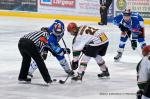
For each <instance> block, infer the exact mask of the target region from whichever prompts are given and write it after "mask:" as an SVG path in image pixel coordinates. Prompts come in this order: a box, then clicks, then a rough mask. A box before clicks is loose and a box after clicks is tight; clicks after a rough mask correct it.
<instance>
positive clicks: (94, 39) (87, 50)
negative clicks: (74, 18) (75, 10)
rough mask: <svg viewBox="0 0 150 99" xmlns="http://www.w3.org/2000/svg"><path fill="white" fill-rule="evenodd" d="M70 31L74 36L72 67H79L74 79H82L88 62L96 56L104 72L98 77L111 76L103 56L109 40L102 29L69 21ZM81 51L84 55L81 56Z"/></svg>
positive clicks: (74, 68)
mask: <svg viewBox="0 0 150 99" xmlns="http://www.w3.org/2000/svg"><path fill="white" fill-rule="evenodd" d="M67 30H68V32H69V33H70V34H71V35H73V36H74V39H73V46H72V48H73V60H72V69H73V70H76V69H77V68H78V64H79V60H80V65H79V68H78V75H77V76H75V77H73V78H72V80H73V81H82V77H83V75H84V73H85V70H86V67H87V64H88V62H89V61H90V59H91V58H94V59H95V60H96V62H97V64H98V66H99V67H100V69H101V71H102V73H100V74H98V77H100V78H101V77H109V72H108V68H107V66H106V64H105V61H104V59H103V58H102V56H104V55H105V53H106V50H107V47H108V44H109V41H108V38H107V36H106V35H105V33H104V32H103V31H102V30H100V29H95V28H93V27H89V26H86V25H83V26H80V27H78V26H77V24H76V23H73V22H72V23H69V24H68V26H67ZM81 53H82V54H83V56H82V57H81V59H80V58H79V57H80V55H81Z"/></svg>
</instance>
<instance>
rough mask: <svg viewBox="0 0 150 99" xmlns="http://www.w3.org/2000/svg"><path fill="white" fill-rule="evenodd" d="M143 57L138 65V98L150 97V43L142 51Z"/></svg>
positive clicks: (145, 98)
mask: <svg viewBox="0 0 150 99" xmlns="http://www.w3.org/2000/svg"><path fill="white" fill-rule="evenodd" d="M142 54H143V56H144V57H143V59H142V60H141V61H140V62H139V64H138V66H137V78H138V79H137V80H138V87H139V89H140V90H139V91H138V92H137V99H150V45H148V46H145V47H144V48H143V51H142Z"/></svg>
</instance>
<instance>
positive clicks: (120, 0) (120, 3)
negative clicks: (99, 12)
mask: <svg viewBox="0 0 150 99" xmlns="http://www.w3.org/2000/svg"><path fill="white" fill-rule="evenodd" d="M126 6H127V2H126V0H117V8H118V9H119V10H124V9H125V8H126Z"/></svg>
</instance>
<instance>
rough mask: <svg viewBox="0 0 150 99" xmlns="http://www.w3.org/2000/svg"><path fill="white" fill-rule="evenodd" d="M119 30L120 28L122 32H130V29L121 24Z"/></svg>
mask: <svg viewBox="0 0 150 99" xmlns="http://www.w3.org/2000/svg"><path fill="white" fill-rule="evenodd" d="M119 28H120V30H121V31H122V32H129V31H130V30H129V28H127V27H125V26H124V25H122V24H119Z"/></svg>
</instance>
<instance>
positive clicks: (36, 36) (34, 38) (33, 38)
mask: <svg viewBox="0 0 150 99" xmlns="http://www.w3.org/2000/svg"><path fill="white" fill-rule="evenodd" d="M49 36H50V34H49V33H48V32H44V31H36V32H31V33H29V34H26V35H24V36H23V37H22V38H27V39H29V40H31V41H33V42H34V44H35V45H36V46H37V47H38V48H39V50H41V49H42V48H43V47H44V46H45V44H44V43H43V42H42V41H40V37H45V38H46V39H48V38H49Z"/></svg>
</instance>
